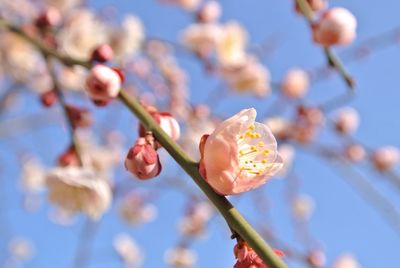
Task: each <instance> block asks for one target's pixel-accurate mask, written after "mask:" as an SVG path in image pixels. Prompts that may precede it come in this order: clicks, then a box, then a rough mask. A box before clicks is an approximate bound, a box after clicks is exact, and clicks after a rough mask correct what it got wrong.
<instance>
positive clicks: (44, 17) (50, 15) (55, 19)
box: [35, 7, 61, 28]
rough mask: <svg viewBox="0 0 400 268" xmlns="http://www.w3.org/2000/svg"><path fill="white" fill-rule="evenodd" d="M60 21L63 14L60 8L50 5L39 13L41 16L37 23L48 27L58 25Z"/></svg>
mask: <svg viewBox="0 0 400 268" xmlns="http://www.w3.org/2000/svg"><path fill="white" fill-rule="evenodd" d="M60 22H61V14H60V12H59V11H58V9H56V8H54V7H48V8H47V9H46V10H44V11H43V12H42V13H41V14H40V15H39V17H37V19H36V21H35V24H36V26H37V27H38V28H47V27H55V26H58V25H59V24H60Z"/></svg>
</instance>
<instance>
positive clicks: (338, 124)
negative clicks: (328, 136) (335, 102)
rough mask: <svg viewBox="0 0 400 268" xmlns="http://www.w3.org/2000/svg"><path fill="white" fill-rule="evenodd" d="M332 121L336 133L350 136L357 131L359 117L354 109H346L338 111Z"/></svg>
mask: <svg viewBox="0 0 400 268" xmlns="http://www.w3.org/2000/svg"><path fill="white" fill-rule="evenodd" d="M334 121H335V128H336V131H337V132H339V133H341V134H351V133H353V132H354V131H356V130H357V128H358V125H359V123H360V117H359V115H358V112H357V111H356V110H355V109H353V108H351V107H346V108H342V109H340V111H338V113H337V115H336V118H335V120H334Z"/></svg>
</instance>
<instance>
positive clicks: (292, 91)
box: [281, 69, 309, 98]
mask: <svg viewBox="0 0 400 268" xmlns="http://www.w3.org/2000/svg"><path fill="white" fill-rule="evenodd" d="M308 86H309V78H308V74H307V73H306V72H305V71H303V70H301V69H292V70H289V71H288V72H287V74H286V75H285V77H284V78H283V81H282V85H281V90H282V92H283V94H284V95H285V96H287V97H289V98H300V97H303V96H304V95H305V94H306V93H307V90H308Z"/></svg>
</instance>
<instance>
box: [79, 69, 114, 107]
mask: <svg viewBox="0 0 400 268" xmlns="http://www.w3.org/2000/svg"><path fill="white" fill-rule="evenodd" d="M121 82H122V80H121V78H120V75H119V74H118V73H117V72H116V71H115V70H113V69H111V68H109V67H107V66H105V65H103V64H97V65H96V66H94V67H93V68H92V69H91V70H90V73H89V76H88V77H87V78H86V88H85V89H86V93H87V94H88V95H89V97H90V98H91V99H92V100H93V101H96V102H99V101H100V102H101V103H104V102H108V101H109V100H111V99H113V98H115V97H117V96H118V93H119V90H120V88H121Z"/></svg>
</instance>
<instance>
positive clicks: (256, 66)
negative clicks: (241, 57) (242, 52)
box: [221, 57, 271, 96]
mask: <svg viewBox="0 0 400 268" xmlns="http://www.w3.org/2000/svg"><path fill="white" fill-rule="evenodd" d="M221 74H222V77H223V78H224V79H225V80H226V81H227V83H228V85H229V87H230V88H231V89H233V90H235V91H237V92H252V93H254V94H255V95H257V96H265V95H267V94H268V93H269V92H270V91H271V86H270V80H271V75H270V72H269V71H268V69H267V68H266V67H265V66H264V65H262V64H261V63H259V62H258V61H257V60H256V59H255V58H253V57H247V59H246V60H245V61H244V62H242V64H241V65H236V66H230V65H226V66H222V68H221Z"/></svg>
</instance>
